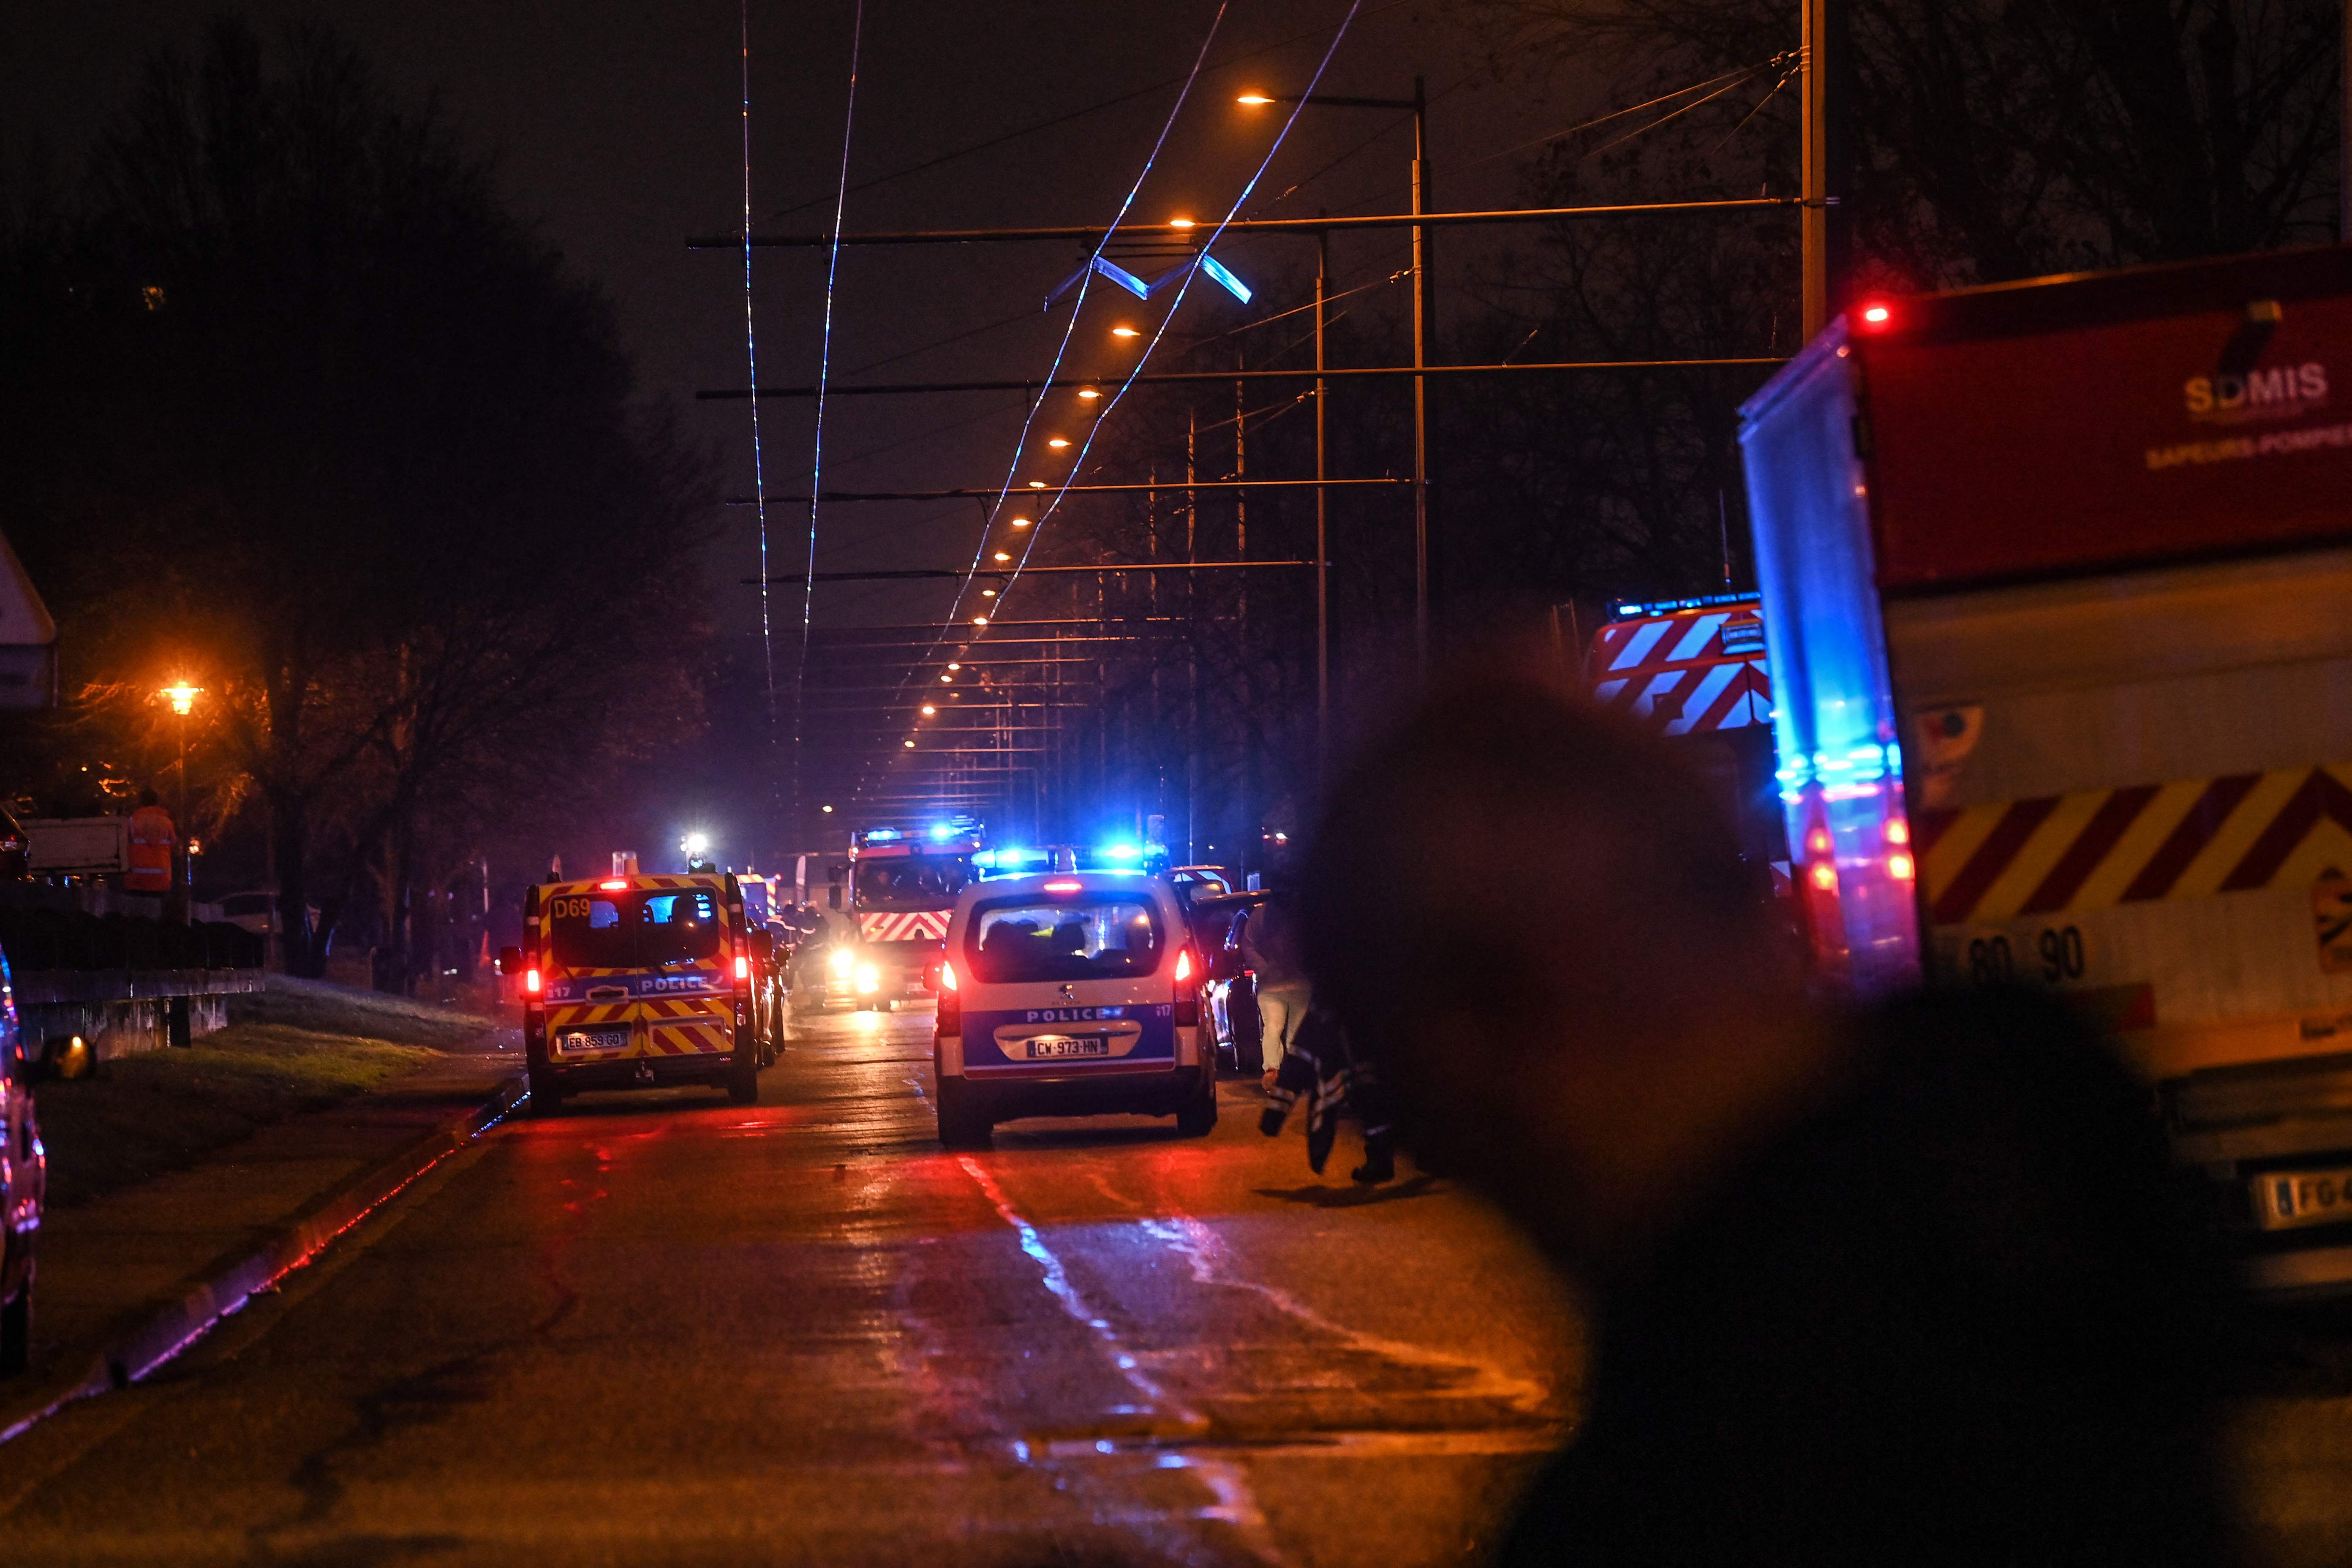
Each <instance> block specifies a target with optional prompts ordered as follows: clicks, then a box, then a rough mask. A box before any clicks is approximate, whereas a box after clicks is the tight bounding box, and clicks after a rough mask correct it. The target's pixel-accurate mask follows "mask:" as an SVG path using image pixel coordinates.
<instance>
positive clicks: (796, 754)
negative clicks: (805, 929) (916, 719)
mask: <svg viewBox="0 0 2352 1568" xmlns="http://www.w3.org/2000/svg"><path fill="white" fill-rule="evenodd" d="M865 40H866V0H857V5H856V10H855V11H854V12H853V13H852V14H851V20H850V28H849V103H848V107H847V108H846V109H845V110H843V111H842V117H841V183H840V185H839V188H838V194H837V195H836V196H835V200H834V207H833V255H832V258H831V259H830V260H828V261H827V262H826V264H825V269H824V335H823V338H822V340H821V341H820V342H819V345H818V348H817V362H816V435H815V438H814V445H813V446H812V447H811V451H810V457H809V476H810V478H809V520H808V566H807V568H806V572H807V579H806V581H804V582H803V584H801V656H800V662H799V664H798V666H797V667H796V668H795V669H794V671H793V816H795V818H797V816H798V815H799V812H800V784H801V761H800V756H801V740H802V731H803V729H805V728H806V726H805V725H803V723H802V721H801V710H802V708H803V706H804V704H803V701H802V697H803V691H804V689H805V687H806V685H807V682H808V651H809V632H810V629H811V627H812V626H813V625H814V620H815V616H816V520H817V508H818V505H819V502H818V500H817V498H818V497H819V496H820V495H822V494H823V493H824V486H823V484H822V482H821V481H822V479H823V478H824V395H825V386H826V380H827V377H828V375H829V374H830V373H831V370H832V365H833V300H834V289H835V284H836V283H837V282H838V280H839V279H840V274H841V227H842V221H843V219H844V218H845V216H847V214H848V211H849V145H850V134H851V132H853V131H854V130H855V129H856V124H857V55H858V50H859V48H860V47H862V46H863V45H864V43H865ZM750 233H751V226H750V224H749V222H748V221H747V222H746V224H745V226H744V234H745V236H746V239H745V243H746V244H747V245H748V244H749V243H750V239H749V236H750ZM751 401H752V402H754V403H757V402H758V401H759V399H758V398H756V397H755V398H753V399H752V400H751Z"/></svg>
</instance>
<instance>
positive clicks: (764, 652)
mask: <svg viewBox="0 0 2352 1568" xmlns="http://www.w3.org/2000/svg"><path fill="white" fill-rule="evenodd" d="M742 23H743V357H744V361H745V363H746V367H747V368H748V369H749V371H750V373H751V384H752V385H753V386H757V385H759V384H760V338H759V332H758V331H757V328H756V325H755V322H754V321H753V308H752V299H751V0H742ZM751 483H752V485H753V487H754V495H753V500H754V505H755V507H756V509H757V511H756V515H757V518H758V521H759V527H760V583H761V585H760V650H761V659H762V662H763V663H764V664H765V666H766V668H767V677H768V763H769V770H770V771H769V775H768V776H769V781H770V784H771V787H772V786H773V783H774V779H775V773H774V767H775V749H776V638H775V628H774V626H773V625H772V622H771V620H770V617H769V606H768V588H767V577H768V503H767V502H766V501H765V500H761V499H760V498H761V497H763V496H765V495H766V493H767V489H768V480H767V469H766V468H765V466H764V465H763V464H762V462H761V453H760V400H759V399H758V398H756V397H755V398H753V399H752V400H751Z"/></svg>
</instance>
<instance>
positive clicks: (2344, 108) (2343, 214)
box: [2336, 0, 2352, 245]
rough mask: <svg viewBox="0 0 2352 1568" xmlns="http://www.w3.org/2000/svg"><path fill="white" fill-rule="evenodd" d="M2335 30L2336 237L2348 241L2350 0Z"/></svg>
mask: <svg viewBox="0 0 2352 1568" xmlns="http://www.w3.org/2000/svg"><path fill="white" fill-rule="evenodd" d="M2337 31H2338V32H2339V33H2341V35H2342V43H2343V49H2344V54H2343V59H2342V62H2341V64H2340V65H2339V66H2338V68H2337V76H2338V78H2339V79H2340V82H2341V90H2342V94H2343V96H2342V97H2341V98H2340V99H2339V100H2337V105H2336V238H2337V239H2339V240H2342V241H2343V242H2344V243H2345V244H2347V245H2352V0H2344V16H2343V17H2342V19H2341V20H2340V21H2339V22H2338V24H2337Z"/></svg>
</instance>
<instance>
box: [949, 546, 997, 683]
mask: <svg viewBox="0 0 2352 1568" xmlns="http://www.w3.org/2000/svg"><path fill="white" fill-rule="evenodd" d="M996 558H997V559H998V560H999V561H1010V560H1012V559H1013V557H1012V556H1010V555H1007V554H1006V553H1005V552H1003V551H1002V550H1000V551H998V552H996ZM948 668H950V669H953V668H955V666H954V665H950V666H948Z"/></svg>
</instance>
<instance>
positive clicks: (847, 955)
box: [824, 947, 857, 980]
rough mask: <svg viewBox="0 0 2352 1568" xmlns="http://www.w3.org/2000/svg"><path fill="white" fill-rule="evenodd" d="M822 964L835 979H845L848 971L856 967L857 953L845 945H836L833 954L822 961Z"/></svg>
mask: <svg viewBox="0 0 2352 1568" xmlns="http://www.w3.org/2000/svg"><path fill="white" fill-rule="evenodd" d="M824 966H825V968H826V969H827V970H829V971H831V972H832V973H833V975H834V977H835V979H838V980H846V979H847V978H849V972H850V971H851V970H853V969H855V968H856V967H857V955H856V953H854V952H850V951H849V950H848V949H847V948H845V947H836V948H835V949H834V950H833V956H832V957H830V958H828V959H826V960H825V961H824Z"/></svg>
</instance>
